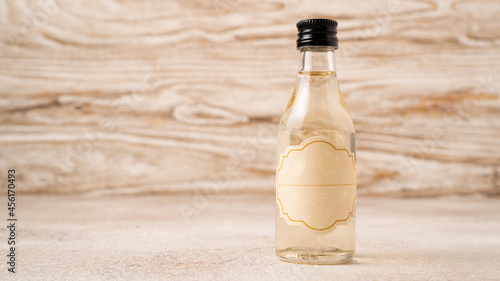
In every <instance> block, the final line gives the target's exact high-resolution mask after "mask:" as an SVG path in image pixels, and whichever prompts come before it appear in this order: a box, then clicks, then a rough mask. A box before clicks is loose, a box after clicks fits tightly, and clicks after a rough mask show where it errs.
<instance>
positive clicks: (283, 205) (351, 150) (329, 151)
mask: <svg viewBox="0 0 500 281" xmlns="http://www.w3.org/2000/svg"><path fill="white" fill-rule="evenodd" d="M301 52H302V54H301V55H302V60H301V68H300V71H299V73H298V78H297V83H296V87H295V90H294V93H293V95H292V98H291V100H290V102H289V104H288V106H287V108H286V110H285V112H284V114H283V116H282V118H281V121H280V124H279V130H278V143H277V159H278V161H277V162H278V167H277V182H276V185H277V186H276V254H277V255H278V257H279V258H280V259H282V260H285V261H290V262H296V263H311V264H335V263H342V262H347V261H349V260H351V259H352V257H353V255H354V250H355V218H356V209H355V199H356V194H355V192H356V172H355V169H356V168H355V154H356V150H355V132H354V126H353V122H352V119H351V117H350V115H349V113H348V111H347V109H346V107H345V105H344V102H343V100H342V96H341V95H340V90H339V87H338V81H337V77H336V73H335V61H334V49H333V48H331V47H327V46H324V47H311V48H302V49H301Z"/></svg>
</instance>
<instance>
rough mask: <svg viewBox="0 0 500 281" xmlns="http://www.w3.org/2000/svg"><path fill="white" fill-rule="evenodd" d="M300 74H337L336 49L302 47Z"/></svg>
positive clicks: (328, 47)
mask: <svg viewBox="0 0 500 281" xmlns="http://www.w3.org/2000/svg"><path fill="white" fill-rule="evenodd" d="M300 52H301V60H300V69H299V73H301V74H308V73H328V74H334V73H335V49H334V47H330V46H309V47H301V48H300Z"/></svg>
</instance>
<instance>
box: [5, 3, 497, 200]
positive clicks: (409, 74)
mask: <svg viewBox="0 0 500 281" xmlns="http://www.w3.org/2000/svg"><path fill="white" fill-rule="evenodd" d="M0 3H1V4H0V21H1V24H0V44H1V45H0V112H1V113H0V122H1V123H0V157H1V158H0V159H1V160H0V173H2V174H4V175H3V176H2V178H4V177H6V173H7V169H9V168H15V169H16V171H17V172H16V173H17V175H18V181H17V184H18V189H19V190H22V191H23V192H30V193H71V192H85V193H89V194H94V195H102V194H114V193H148V192H153V193H156V192H198V193H200V194H204V193H212V194H213V193H234V192H265V193H272V192H274V176H275V174H274V169H275V163H274V161H275V143H276V140H275V134H276V124H277V122H278V119H279V117H280V115H281V111H282V109H283V108H284V106H285V104H286V103H287V101H288V98H289V97H290V94H291V92H292V89H293V85H294V83H295V75H296V69H297V66H298V55H299V54H298V52H297V51H296V50H295V45H294V43H295V39H296V29H295V23H296V22H297V21H298V20H300V19H303V18H310V17H328V18H334V19H337V20H338V21H339V25H340V26H339V38H340V49H339V51H338V52H337V58H338V61H337V68H338V77H339V80H340V85H341V89H342V91H343V94H344V97H345V101H346V104H347V106H348V107H349V109H350V112H351V115H352V116H353V119H354V122H355V127H356V130H357V142H358V155H357V156H358V172H359V173H358V182H359V185H358V192H359V194H382V195H403V196H413V195H439V194H450V193H459V194H464V193H484V194H499V193H500V148H499V143H500V121H499V117H500V110H499V109H500V99H499V92H500V78H499V72H500V32H499V30H500V21H499V20H498V17H499V15H500V2H499V1H477V0H474V1H473V0H469V1H453V0H449V1H397V0H376V1H326V0H324V1H313V0H306V1H296V0H295V1H286V0H270V1H263V0H258V1H243V0H213V1H201V0H200V1H193V0H183V1H178V0H175V1H163V0H147V1H144V0H135V1H132V0H114V1H113V0H105V1H104V0H103V1H81V0H78V1H76V0H75V1H73V0H64V1H54V0H40V1H35V0H33V1H28V0H10V1H9V0H3V1H1V2H0ZM1 188H2V189H3V190H4V191H5V188H6V187H5V184H2V185H1ZM4 191H2V192H4Z"/></svg>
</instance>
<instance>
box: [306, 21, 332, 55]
mask: <svg viewBox="0 0 500 281" xmlns="http://www.w3.org/2000/svg"><path fill="white" fill-rule="evenodd" d="M337 26H338V23H337V22H336V21H334V20H331V19H306V20H301V21H299V22H298V23H297V29H298V30H299V38H298V39H297V48H300V47H306V46H332V47H334V48H335V49H337V48H338V46H339V39H338V38H337Z"/></svg>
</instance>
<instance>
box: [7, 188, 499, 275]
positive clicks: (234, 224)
mask: <svg viewBox="0 0 500 281" xmlns="http://www.w3.org/2000/svg"><path fill="white" fill-rule="evenodd" d="M201 199H203V198H202V197H199V196H191V195H175V196H167V195H157V196H139V197H132V196H131V197H124V196H121V197H84V196H46V195H43V196H20V197H18V202H19V205H18V212H19V216H18V217H19V226H18V234H17V235H18V241H19V246H18V249H19V252H18V265H17V266H18V267H17V270H18V273H16V275H15V276H14V275H13V274H8V273H7V269H6V263H5V262H3V261H2V262H1V263H0V264H1V272H0V279H1V280H6V279H7V280H11V279H12V280H14V279H16V280H103V279H107V280H109V279H120V280H156V279H164V280H167V279H168V280H172V279H196V280H213V279H224V280H241V279H248V280H281V279H283V280H285V279H291V280H327V279H328V280H331V279H335V280H366V279H368V280H370V279H371V280H383V279H386V280H397V279H399V280H450V279H451V280H464V279H465V280H467V279H468V280H481V279H483V280H498V279H500V198H478V197H474V198H470V197H469V198H438V199H387V198H384V199H382V198H359V199H358V204H357V205H358V207H357V252H356V256H355V258H354V260H353V261H352V262H351V263H348V264H344V265H335V266H311V265H297V264H290V263H285V262H281V261H278V260H277V258H276V257H275V255H274V197H273V196H272V195H218V196H214V197H213V198H210V199H208V200H201ZM189 211H190V212H189ZM4 220H5V219H4ZM0 236H1V237H7V229H6V228H5V227H2V228H1V230H0ZM4 240H5V239H4ZM0 250H1V253H2V254H1V256H3V257H4V258H3V259H5V260H6V257H5V255H4V254H3V253H5V252H6V251H7V243H6V242H5V241H4V242H3V243H1V244H0Z"/></svg>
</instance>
